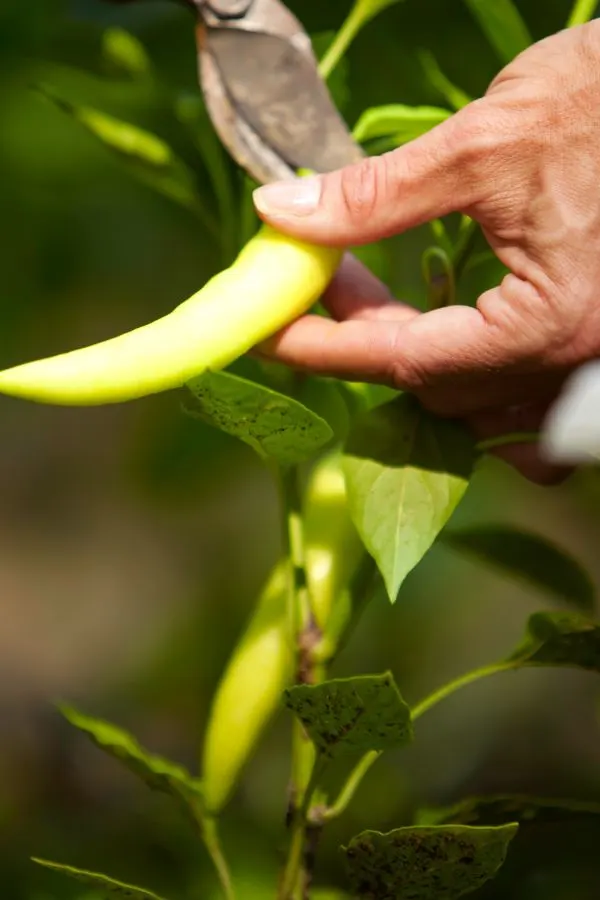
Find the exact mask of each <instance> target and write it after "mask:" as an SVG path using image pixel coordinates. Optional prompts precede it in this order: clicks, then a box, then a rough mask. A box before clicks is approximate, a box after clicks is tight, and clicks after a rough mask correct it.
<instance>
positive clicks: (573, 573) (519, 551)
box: [442, 525, 596, 612]
mask: <svg viewBox="0 0 600 900" xmlns="http://www.w3.org/2000/svg"><path fill="white" fill-rule="evenodd" d="M442 539H443V541H444V543H446V544H448V545H449V546H450V547H452V548H453V549H455V550H458V551H459V552H461V553H465V554H467V555H471V556H474V557H476V558H478V559H481V560H482V561H483V562H485V563H487V564H488V565H490V566H494V567H495V568H497V569H499V570H501V571H503V572H506V573H507V574H509V575H511V576H513V577H514V578H518V579H521V580H523V581H525V582H527V583H528V584H531V585H533V586H534V587H536V588H538V589H539V590H541V591H544V593H547V594H550V595H551V596H553V597H555V598H556V599H557V600H560V601H564V602H566V603H570V604H572V605H573V606H577V607H579V608H580V609H582V610H584V611H586V612H590V611H592V610H593V608H594V600H595V593H596V592H595V588H594V583H593V582H592V580H591V578H590V576H589V575H588V573H587V572H586V571H585V569H584V568H583V567H582V566H581V565H580V563H578V562H577V560H576V559H574V558H573V557H572V556H571V555H570V554H569V553H567V551H566V550H563V549H561V548H560V547H558V546H556V545H555V544H553V543H552V542H551V541H549V540H548V539H547V538H544V537H542V536H541V535H537V534H532V533H530V532H527V531H522V530H520V529H518V528H512V527H510V526H506V525H479V526H475V527H473V528H461V529H460V530H454V529H453V530H448V531H446V532H444V535H443V538H442Z"/></svg>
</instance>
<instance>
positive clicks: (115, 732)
mask: <svg viewBox="0 0 600 900" xmlns="http://www.w3.org/2000/svg"><path fill="white" fill-rule="evenodd" d="M59 708H60V711H61V713H62V714H63V716H64V717H65V719H66V720H67V721H68V722H69V723H70V724H71V725H73V726H74V727H75V728H77V729H78V730H79V731H82V732H83V733H84V734H86V735H87V736H88V737H89V738H90V739H91V740H92V741H93V743H94V744H96V746H97V747H99V748H100V750H103V751H104V752H105V753H108V754H109V756H112V757H114V758H115V759H118V760H119V762H121V763H123V764H124V765H125V766H126V767H127V768H128V769H129V770H130V771H131V772H133V773H134V774H135V775H137V776H138V777H139V778H141V779H142V781H144V782H145V783H146V784H147V785H148V787H150V788H152V789H153V790H155V791H161V792H162V793H165V794H169V795H171V796H172V797H175V799H176V800H178V801H179V802H180V803H183V805H184V808H185V810H186V811H188V812H189V811H190V810H191V811H192V812H193V810H194V808H197V807H198V806H199V805H201V803H202V785H201V782H200V781H199V780H198V779H196V778H193V777H192V776H191V775H190V773H189V772H188V771H187V770H186V769H185V768H184V767H183V766H180V765H177V764H176V763H173V762H171V761H170V760H167V759H163V758H162V757H161V756H154V755H153V754H151V753H148V751H147V750H144V748H143V747H141V746H140V745H139V744H138V742H137V741H136V739H135V738H134V737H133V736H132V735H131V734H129V733H128V732H127V731H124V730H123V729H121V728H117V726H116V725H112V724H111V723H110V722H105V721H103V720H101V719H93V718H90V717H89V716H86V715H83V714H82V713H80V712H78V711H77V710H75V709H73V708H71V707H69V706H61V707H59Z"/></svg>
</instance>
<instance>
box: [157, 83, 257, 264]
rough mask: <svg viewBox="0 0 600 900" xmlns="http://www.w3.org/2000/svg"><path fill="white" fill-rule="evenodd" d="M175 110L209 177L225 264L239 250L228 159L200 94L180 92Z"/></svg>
mask: <svg viewBox="0 0 600 900" xmlns="http://www.w3.org/2000/svg"><path fill="white" fill-rule="evenodd" d="M174 112H175V116H176V118H177V119H178V120H179V122H181V124H182V125H183V126H184V128H185V129H186V131H187V132H188V134H189V135H190V137H191V139H192V141H193V143H194V146H195V148H196V150H197V151H198V153H199V154H200V157H201V159H202V162H203V163H204V165H205V166H206V171H207V172H208V174H209V176H210V180H211V184H212V189H213V191H214V194H215V198H216V201H217V204H218V207H219V226H220V228H221V243H222V246H223V255H224V262H225V265H229V264H230V263H231V262H233V260H234V258H235V256H236V253H237V252H238V250H239V249H241V245H240V243H239V241H238V224H239V223H238V218H239V214H238V205H237V199H236V191H235V183H234V172H233V169H232V166H231V161H230V160H229V158H228V156H227V154H226V152H225V149H224V147H223V144H222V143H221V141H220V140H219V138H218V136H217V134H216V132H215V129H214V126H213V124H212V122H211V119H210V116H209V115H208V111H207V109H206V106H205V105H204V103H203V102H202V99H201V96H200V95H199V94H196V93H189V92H181V93H180V94H179V95H178V96H177V97H176V98H175V102H174Z"/></svg>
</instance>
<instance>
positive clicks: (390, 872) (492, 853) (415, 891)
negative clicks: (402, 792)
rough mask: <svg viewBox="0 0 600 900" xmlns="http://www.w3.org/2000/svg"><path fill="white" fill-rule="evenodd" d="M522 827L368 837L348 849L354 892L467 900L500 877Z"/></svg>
mask: <svg viewBox="0 0 600 900" xmlns="http://www.w3.org/2000/svg"><path fill="white" fill-rule="evenodd" d="M518 827H519V826H518V825H516V824H511V825H504V826H502V827H500V828H470V827H468V826H464V825H442V826H439V827H419V826H417V827H413V828H398V829H396V830H395V831H391V832H389V833H388V834H380V833H379V832H377V831H364V832H363V833H362V834H359V835H358V836H357V837H355V838H353V839H352V840H351V841H350V844H349V846H348V847H347V848H344V849H345V851H346V857H347V861H348V871H349V874H350V879H351V882H352V886H353V888H354V892H355V893H356V895H357V896H358V897H363V898H365V900H433V898H435V900H454V898H455V897H462V896H463V894H468V893H470V892H471V891H474V890H476V889H477V888H479V887H481V885H482V884H484V883H485V882H486V881H489V879H490V878H493V877H494V875H495V874H496V872H497V871H498V869H499V868H500V867H501V866H502V864H503V863H504V860H505V859H506V854H507V851H508V847H509V844H510V842H511V841H512V839H513V838H514V836H515V834H516V833H517V830H518Z"/></svg>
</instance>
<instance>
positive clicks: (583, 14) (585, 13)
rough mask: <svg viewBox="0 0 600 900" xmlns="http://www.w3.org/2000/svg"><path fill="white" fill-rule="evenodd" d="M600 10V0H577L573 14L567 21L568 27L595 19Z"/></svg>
mask: <svg viewBox="0 0 600 900" xmlns="http://www.w3.org/2000/svg"><path fill="white" fill-rule="evenodd" d="M597 10H598V0H575V3H574V4H573V9H572V10H571V15H570V16H569V19H568V22H567V28H573V26H575V25H585V23H586V22H589V21H590V19H593V18H594V16H595V15H596V12H597Z"/></svg>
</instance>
